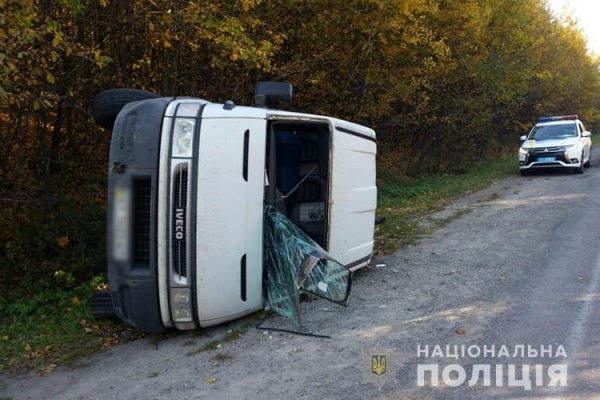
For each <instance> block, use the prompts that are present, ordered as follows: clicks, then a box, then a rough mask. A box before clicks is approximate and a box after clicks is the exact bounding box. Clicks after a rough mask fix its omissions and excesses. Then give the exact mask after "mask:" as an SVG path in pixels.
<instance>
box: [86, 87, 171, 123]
mask: <svg viewBox="0 0 600 400" xmlns="http://www.w3.org/2000/svg"><path fill="white" fill-rule="evenodd" d="M159 97H161V96H160V95H158V94H156V93H152V92H148V91H146V90H139V89H109V90H105V91H104V92H100V93H99V94H98V95H97V96H96V98H95V99H94V107H93V109H92V116H93V117H94V121H95V122H96V125H98V126H101V127H102V128H104V129H107V130H112V128H113V125H114V123H115V119H116V118H117V115H119V113H120V112H121V110H122V109H123V107H125V105H126V104H127V103H131V102H132V101H138V100H148V99H156V98H159Z"/></svg>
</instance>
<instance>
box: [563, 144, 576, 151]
mask: <svg viewBox="0 0 600 400" xmlns="http://www.w3.org/2000/svg"><path fill="white" fill-rule="evenodd" d="M576 148H577V145H576V144H572V145H569V146H565V151H573V150H575V149H576Z"/></svg>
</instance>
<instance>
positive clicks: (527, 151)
mask: <svg viewBox="0 0 600 400" xmlns="http://www.w3.org/2000/svg"><path fill="white" fill-rule="evenodd" d="M519 154H525V155H527V154H529V150H527V149H524V148H522V147H519Z"/></svg>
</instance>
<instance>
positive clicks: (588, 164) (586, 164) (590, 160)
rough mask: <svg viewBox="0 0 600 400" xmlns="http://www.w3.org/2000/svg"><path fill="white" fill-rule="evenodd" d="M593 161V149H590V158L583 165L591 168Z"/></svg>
mask: <svg viewBox="0 0 600 400" xmlns="http://www.w3.org/2000/svg"><path fill="white" fill-rule="evenodd" d="M591 162H592V149H590V154H588V160H587V162H586V163H585V164H583V166H584V167H586V168H589V166H590V163H591Z"/></svg>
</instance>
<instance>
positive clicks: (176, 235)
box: [171, 164, 188, 279]
mask: <svg viewBox="0 0 600 400" xmlns="http://www.w3.org/2000/svg"><path fill="white" fill-rule="evenodd" d="M187 193H188V170H187V164H184V165H182V167H181V168H180V169H179V170H177V172H175V175H174V176H173V197H172V198H173V203H172V204H173V210H172V213H173V214H172V219H171V223H172V224H173V225H172V227H171V229H172V232H173V237H172V241H171V243H172V252H171V254H172V260H173V264H172V271H173V273H174V274H175V275H176V276H178V277H179V278H180V279H181V278H184V279H185V278H187V275H188V274H187V233H188V229H187V212H188V210H187Z"/></svg>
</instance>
